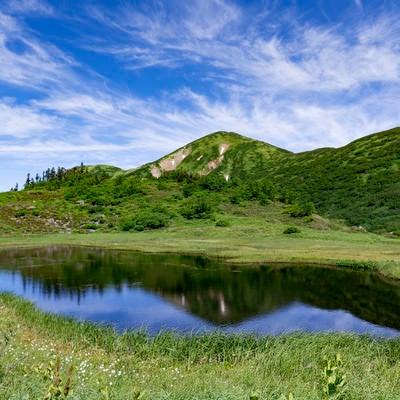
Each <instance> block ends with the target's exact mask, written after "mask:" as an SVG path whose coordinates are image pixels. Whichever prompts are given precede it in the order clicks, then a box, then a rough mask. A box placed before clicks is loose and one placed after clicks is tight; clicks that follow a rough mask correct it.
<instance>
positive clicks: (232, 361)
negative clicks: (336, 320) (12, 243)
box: [0, 294, 400, 400]
mask: <svg viewBox="0 0 400 400" xmlns="http://www.w3.org/2000/svg"><path fill="white" fill-rule="evenodd" d="M0 317H1V318H0V332H1V333H2V334H4V335H7V337H8V339H7V343H5V342H1V344H2V350H3V356H2V358H1V359H0V367H1V368H2V369H3V370H4V371H6V374H5V375H3V376H2V377H1V378H0V397H1V398H7V399H10V400H14V399H19V398H27V397H29V398H44V396H45V395H46V393H48V391H49V390H53V392H52V393H53V394H54V393H55V392H54V390H55V387H54V378H55V377H59V379H60V381H59V387H60V388H61V390H62V389H64V388H65V384H66V381H67V379H69V378H70V388H71V396H72V398H77V399H85V400H91V399H93V400H94V399H104V400H105V399H110V398H114V399H122V398H132V399H134V398H141V399H165V398H168V399H173V400H178V399H180V400H181V399H192V400H194V399H196V400H197V399H199V400H206V399H210V398H212V399H226V398H252V399H259V400H264V399H277V400H278V399H288V398H289V397H288V396H289V395H290V394H292V395H293V398H294V399H297V398H299V399H300V398H307V399H311V400H317V399H325V398H326V399H328V398H331V396H327V395H326V393H325V389H326V385H327V383H328V379H327V376H326V375H324V371H325V369H324V368H326V365H327V362H328V361H329V362H330V363H331V364H330V365H331V366H332V367H335V370H336V372H337V374H338V375H339V376H340V377H341V378H343V385H341V386H338V387H336V388H335V390H336V395H339V396H341V397H342V398H349V399H350V398H351V399H362V398H370V396H371V394H372V393H373V394H374V395H375V397H376V396H378V395H379V398H381V399H387V400H389V399H393V398H396V396H397V394H398V393H399V390H400V383H399V380H398V376H399V374H400V363H399V361H398V354H399V353H400V339H399V338H394V339H384V338H375V337H371V336H366V335H361V336H360V335H355V334H344V333H323V334H321V333H320V334H310V333H301V334H299V333H293V334H287V335H283V336H277V337H274V336H254V335H232V334H223V333H210V334H205V335H202V336H197V337H196V336H182V335H177V334H175V333H173V332H163V333H160V334H159V335H157V336H155V337H153V338H150V337H149V336H147V335H146V333H145V332H143V331H141V332H140V331H132V332H125V333H123V334H118V333H116V332H115V330H113V329H112V328H110V327H102V326H99V325H97V324H90V323H87V322H77V321H74V320H72V319H71V318H67V317H61V316H57V315H51V314H48V313H45V312H42V311H40V310H38V309H37V308H36V307H35V306H34V305H33V304H32V303H30V302H28V301H26V300H21V299H19V298H17V297H15V296H12V295H9V294H0ZM0 341H1V340H0ZM68 377H69V378H68ZM57 379H58V378H57ZM52 383H53V385H52ZM53 397H54V398H56V397H57V396H55V395H54V396H53ZM68 398H69V397H68Z"/></svg>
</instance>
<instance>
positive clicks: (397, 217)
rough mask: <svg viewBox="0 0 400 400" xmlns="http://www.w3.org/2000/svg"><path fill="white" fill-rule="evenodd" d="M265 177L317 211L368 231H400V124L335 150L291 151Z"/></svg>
mask: <svg viewBox="0 0 400 400" xmlns="http://www.w3.org/2000/svg"><path fill="white" fill-rule="evenodd" d="M268 176H269V177H271V179H273V181H275V182H277V183H278V182H280V185H282V186H285V187H290V188H292V190H294V191H296V192H297V194H298V196H299V197H300V198H302V199H304V201H313V202H314V204H315V206H316V207H317V209H318V210H319V212H321V213H324V214H326V215H329V216H331V217H335V218H344V219H346V220H347V221H348V223H350V224H352V225H363V226H364V227H365V228H367V229H368V230H369V229H373V230H375V231H385V230H393V231H395V230H399V229H400V222H399V221H400V128H395V129H391V130H389V131H385V132H380V133H376V134H372V135H369V136H366V137H363V138H361V139H358V140H356V141H354V142H351V143H350V144H348V145H346V146H344V147H341V148H338V149H329V148H327V149H318V150H314V151H309V152H304V153H299V154H292V155H290V156H287V157H286V159H285V162H284V163H279V162H276V163H274V165H273V166H272V169H271V170H270V172H269V173H268Z"/></svg>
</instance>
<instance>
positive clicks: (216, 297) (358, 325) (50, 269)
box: [0, 247, 400, 335]
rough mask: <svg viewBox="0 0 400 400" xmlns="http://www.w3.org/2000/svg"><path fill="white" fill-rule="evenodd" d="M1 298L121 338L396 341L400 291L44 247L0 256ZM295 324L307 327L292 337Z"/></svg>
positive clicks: (343, 277) (371, 283)
mask: <svg viewBox="0 0 400 400" xmlns="http://www.w3.org/2000/svg"><path fill="white" fill-rule="evenodd" d="M4 290H8V291H12V292H14V293H16V294H18V295H22V296H24V297H27V298H30V299H32V300H33V301H35V302H36V303H37V304H38V306H39V307H42V306H43V308H45V309H46V310H51V311H53V312H57V313H64V314H67V315H72V316H75V317H80V318H87V319H91V320H95V321H103V322H107V323H113V324H115V325H116V326H117V327H118V328H120V329H125V328H137V327H141V326H147V327H150V328H151V329H152V330H157V329H161V328H165V329H178V330H185V331H190V330H193V329H195V330H196V329H200V328H206V329H215V328H218V327H229V329H233V328H234V327H237V328H238V330H247V331H255V332H262V333H265V332H270V333H281V332H282V331H290V330H296V329H305V330H312V331H323V330H326V329H329V330H332V329H333V330H342V329H345V330H352V331H355V332H371V333H374V332H375V330H376V329H375V328H373V327H371V329H370V330H369V328H368V327H369V326H370V324H374V325H378V326H381V327H385V328H392V330H388V331H387V332H388V335H397V334H400V332H397V331H400V315H399V312H398V310H399V309H400V308H399V306H400V285H399V283H396V282H390V281H387V280H385V279H383V278H381V277H380V276H378V275H375V274H370V273H367V272H355V271H352V270H343V269H337V268H335V269H334V268H322V267H318V268H316V267H312V266H290V265H285V266H281V267H279V268H276V267H270V266H267V265H265V266H252V267H238V266H233V265H229V264H222V263H220V262H217V261H213V260H209V259H206V258H202V257H193V256H184V255H144V254H136V253H131V252H126V251H110V250H101V249H87V248H76V247H51V248H42V249H34V250H18V251H10V250H8V251H2V252H0V291H4ZM45 303H46V304H47V305H45ZM302 318H303V320H304V319H307V323H306V324H304V326H303V327H302V326H300V327H299V326H298V325H296V319H302ZM350 319H351V320H350ZM292 320H293V321H294V322H293V326H291V325H290V324H291V322H290V321H292ZM333 320H334V322H332V321H333ZM329 321H331V323H329ZM364 321H366V322H364ZM345 322H346V323H345ZM367 322H368V323H370V324H367ZM263 324H264V326H263ZM266 324H267V325H268V327H266V326H265V325H266ZM288 324H289V325H288ZM281 326H282V328H280V327H281ZM346 327H347V328H346ZM348 327H350V328H348ZM393 329H394V330H395V331H393ZM377 331H379V334H381V333H382V332H383V330H379V329H377ZM382 334H385V333H384V332H383V333H382Z"/></svg>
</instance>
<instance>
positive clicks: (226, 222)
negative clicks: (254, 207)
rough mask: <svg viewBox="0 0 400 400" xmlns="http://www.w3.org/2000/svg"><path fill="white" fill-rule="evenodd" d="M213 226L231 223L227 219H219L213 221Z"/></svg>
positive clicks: (229, 224) (223, 225)
mask: <svg viewBox="0 0 400 400" xmlns="http://www.w3.org/2000/svg"><path fill="white" fill-rule="evenodd" d="M215 226H220V227H226V226H231V223H230V222H229V221H228V220H227V219H219V220H218V221H217V222H216V223H215Z"/></svg>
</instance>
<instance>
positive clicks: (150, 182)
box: [0, 128, 400, 235]
mask: <svg viewBox="0 0 400 400" xmlns="http://www.w3.org/2000/svg"><path fill="white" fill-rule="evenodd" d="M399 154H400V128H395V129H392V130H390V131H386V132H381V133H377V134H373V135H370V136H367V137H364V138H362V139H359V140H356V141H354V142H352V143H350V144H348V145H347V146H344V147H341V148H338V149H333V148H324V149H318V150H314V151H309V152H303V153H298V154H294V153H291V152H289V151H286V150H283V149H279V148H277V147H275V146H272V145H270V144H267V143H263V142H260V141H257V140H253V139H250V138H246V137H244V136H241V135H238V134H236V133H232V132H216V133H213V134H211V135H208V136H205V137H203V138H201V139H198V140H196V141H194V142H192V143H190V144H188V145H186V146H184V147H182V148H180V149H178V150H176V151H174V152H173V153H171V154H168V155H166V156H165V157H163V158H161V159H159V160H157V161H155V162H153V163H149V164H146V165H144V166H142V167H140V168H138V169H134V170H128V171H123V170H121V169H119V168H117V167H112V166H106V165H97V166H90V167H87V166H83V165H82V166H80V167H75V168H72V169H70V170H65V169H63V168H58V169H57V170H55V169H54V168H52V169H48V170H47V171H46V172H45V173H43V174H42V176H43V178H39V175H36V178H35V179H31V180H30V181H29V184H26V185H25V190H23V191H20V192H8V193H2V194H0V229H1V232H2V233H3V234H14V233H17V232H20V233H26V232H74V231H78V232H86V231H119V230H123V231H129V230H136V231H140V230H145V229H157V228H164V227H166V226H170V227H171V226H176V227H178V226H182V224H193V223H195V222H196V221H200V220H201V221H204V220H205V221H208V223H209V224H211V225H217V226H221V225H229V224H230V223H231V222H230V221H233V220H234V217H235V216H238V215H239V216H249V215H251V216H254V217H258V218H259V220H260V224H263V223H264V222H265V220H266V219H267V220H269V221H275V222H279V223H286V224H292V225H295V226H297V227H298V228H297V229H299V227H300V229H301V226H304V225H307V226H311V227H312V226H314V227H318V228H321V226H323V227H324V229H326V227H327V226H331V227H332V226H333V225H335V224H336V226H341V225H340V223H337V222H335V223H332V222H323V223H321V221H327V218H328V219H334V220H343V221H344V222H345V223H346V224H347V225H349V226H356V227H357V229H361V230H364V229H365V230H368V231H373V232H379V233H390V234H392V235H398V234H400V201H399V198H400V158H399ZM318 214H319V215H321V216H322V217H323V218H321V217H319V216H318ZM324 218H325V219H324ZM342 228H343V226H341V228H340V229H342ZM292 231H293V232H295V231H296V228H294V230H293V229H292Z"/></svg>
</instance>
